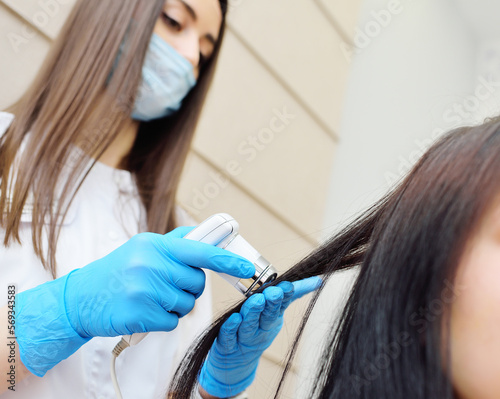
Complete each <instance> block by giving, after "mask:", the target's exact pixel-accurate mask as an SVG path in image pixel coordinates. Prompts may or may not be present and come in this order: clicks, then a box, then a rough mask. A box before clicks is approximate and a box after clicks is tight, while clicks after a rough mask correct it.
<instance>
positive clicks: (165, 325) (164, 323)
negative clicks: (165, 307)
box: [137, 312, 179, 332]
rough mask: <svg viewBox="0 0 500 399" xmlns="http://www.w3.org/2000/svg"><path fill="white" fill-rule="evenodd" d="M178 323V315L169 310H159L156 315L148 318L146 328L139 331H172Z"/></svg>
mask: <svg viewBox="0 0 500 399" xmlns="http://www.w3.org/2000/svg"><path fill="white" fill-rule="evenodd" d="M178 324H179V316H177V314H175V313H170V312H159V313H158V314H157V315H156V317H153V318H151V319H149V320H148V324H147V329H146V330H137V331H138V332H139V331H141V332H142V331H172V330H175V328H176V327H177V325H178Z"/></svg>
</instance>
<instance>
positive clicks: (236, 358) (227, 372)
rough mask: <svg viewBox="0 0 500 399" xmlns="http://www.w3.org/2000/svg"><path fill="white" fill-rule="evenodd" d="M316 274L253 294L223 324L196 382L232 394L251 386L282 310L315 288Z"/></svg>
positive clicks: (215, 391)
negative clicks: (237, 311) (238, 310)
mask: <svg viewBox="0 0 500 399" xmlns="http://www.w3.org/2000/svg"><path fill="white" fill-rule="evenodd" d="M321 284H322V280H321V278H319V277H311V278H308V279H305V280H301V281H297V282H294V283H289V282H287V281H285V282H281V283H279V284H278V285H277V286H274V287H269V288H266V289H265V290H264V291H263V293H262V294H254V295H252V296H251V297H250V298H249V299H247V301H246V302H245V303H244V304H243V306H242V307H241V310H240V312H239V313H234V314H232V315H231V316H230V317H229V318H228V319H227V320H226V322H225V323H224V324H223V325H222V327H221V329H220V332H219V335H218V336H217V338H216V340H215V342H214V344H213V345H212V348H211V349H210V352H209V354H208V357H207V359H206V360H205V363H204V364H203V367H202V369H201V373H200V376H199V383H200V385H201V387H202V388H203V389H204V390H205V391H206V392H207V393H209V394H210V395H212V396H216V397H219V398H228V397H231V396H235V395H237V394H239V393H240V392H242V391H244V390H245V389H246V388H248V387H249V386H250V384H251V383H252V381H253V380H254V378H255V373H256V371H257V366H258V363H259V359H260V357H261V355H262V353H263V352H264V350H266V349H267V348H268V347H269V346H270V345H271V344H272V342H273V341H274V339H275V338H276V336H277V335H278V333H279V332H280V330H281V327H282V326H283V314H284V312H285V309H286V308H287V307H288V306H289V305H290V304H291V303H292V302H293V301H294V300H296V299H298V298H300V297H302V296H304V295H305V294H308V293H310V292H312V291H314V290H316V289H318V288H319V287H320V286H321Z"/></svg>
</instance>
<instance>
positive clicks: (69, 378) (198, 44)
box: [0, 0, 314, 399]
mask: <svg viewBox="0 0 500 399" xmlns="http://www.w3.org/2000/svg"><path fill="white" fill-rule="evenodd" d="M226 10H227V3H226V1H225V0H167V1H165V0H154V1H153V0H108V1H101V0H81V1H78V2H77V4H76V5H75V7H74V10H73V12H72V14H71V16H70V17H69V18H68V21H67V23H66V25H65V27H64V28H63V30H62V32H61V35H60V38H59V39H58V40H57V42H56V43H55V44H54V45H53V49H52V52H51V54H49V56H48V57H47V59H46V61H45V64H44V65H43V67H42V69H41V71H40V73H39V75H38V77H37V79H36V80H35V82H34V83H33V85H32V86H31V87H30V88H29V90H28V91H27V93H26V94H25V95H24V97H23V98H22V99H21V100H20V101H19V102H18V103H17V104H15V105H14V106H13V107H12V108H11V109H10V110H9V111H10V112H9V113H1V114H0V134H2V137H1V141H0V178H1V183H0V209H1V210H2V212H0V224H1V230H0V237H1V238H2V244H3V245H2V246H0V281H1V288H0V293H1V295H2V302H0V303H6V304H7V305H8V306H7V307H4V308H3V309H1V316H2V318H1V321H2V323H1V324H2V325H4V324H5V326H7V324H8V322H9V326H15V328H16V330H15V332H14V331H9V336H12V335H13V334H14V333H15V334H16V336H17V342H16V340H12V339H11V338H7V337H5V336H4V335H5V334H3V333H2V341H1V344H2V345H1V348H2V349H1V350H0V355H1V358H0V371H1V375H2V376H3V377H2V378H1V380H2V383H1V385H0V393H1V392H6V393H5V395H6V397H10V396H9V394H12V396H14V395H16V398H33V397H37V398H42V399H45V398H68V397H71V398H96V397H99V398H101V397H102V398H112V397H114V391H113V387H112V385H111V378H110V373H109V360H110V354H111V351H112V349H113V348H114V346H115V345H116V343H117V342H118V341H119V336H120V335H125V334H131V333H137V332H150V331H162V333H158V334H149V335H148V336H147V337H146V338H145V339H144V341H142V342H141V344H140V345H138V346H134V347H131V348H129V349H127V350H126V351H124V353H123V354H122V355H121V356H120V358H118V360H117V364H116V368H117V374H118V378H119V381H120V385H121V388H122V391H123V392H124V393H126V396H127V397H134V398H139V397H140V398H153V397H159V396H158V395H161V393H162V392H164V389H165V379H166V378H167V377H168V376H169V375H170V374H171V372H172V368H173V367H175V364H176V359H177V358H178V356H180V355H181V354H182V349H183V347H186V346H187V345H188V344H189V343H190V342H191V340H192V339H193V337H194V336H195V335H196V334H197V333H198V332H199V330H200V328H202V327H204V326H206V325H207V324H208V323H209V321H210V318H211V313H210V308H211V304H210V299H209V295H208V294H207V295H204V296H203V297H201V298H200V296H201V294H202V292H203V291H204V289H205V274H204V273H203V271H202V270H200V269H199V268H202V267H203V268H208V269H212V270H215V271H220V272H225V273H229V274H232V275H234V276H238V277H243V278H248V277H251V276H252V275H253V274H254V271H255V269H254V266H253V265H252V264H250V262H248V261H246V260H245V259H243V258H240V257H238V256H236V255H233V254H231V253H229V252H227V251H224V250H221V249H219V248H215V247H212V246H209V245H205V244H201V243H198V242H193V241H189V240H186V239H183V238H182V237H183V236H184V235H185V234H186V233H187V232H188V231H189V230H188V229H186V228H178V229H175V228H176V227H177V226H178V225H179V224H186V221H185V220H183V217H182V215H180V214H179V212H178V209H177V208H176V205H175V195H176V191H177V187H178V183H179V178H180V175H181V172H182V168H183V165H184V162H185V159H186V156H187V153H188V149H189V146H190V143H191V140H192V137H193V132H194V130H195V127H196V123H197V121H198V118H199V115H200V111H201V107H202V105H203V102H204V100H205V97H206V93H207V90H208V88H209V86H210V83H211V80H212V76H213V73H214V68H215V64H216V62H217V56H218V53H219V49H220V46H221V41H222V38H223V35H224V23H225V15H226ZM173 229H175V230H173ZM172 230H173V231H172ZM145 231H148V232H150V233H144V234H138V235H136V234H137V233H140V232H145ZM134 235H135V236H134ZM133 236H134V237H133ZM131 237H133V238H132V239H130V238H131ZM129 239H130V240H129ZM127 240H129V241H127ZM191 266H194V267H191ZM313 288H314V287H313ZM313 288H311V289H313ZM307 291H309V289H302V288H301V289H299V290H298V292H296V293H295V296H299V295H301V294H303V293H306V292H307ZM293 295H294V286H290V285H288V286H287V287H284V288H283V289H280V290H279V291H278V292H276V291H275V292H274V294H273V295H268V296H267V297H263V298H261V299H260V301H259V303H254V305H253V307H252V306H250V308H249V313H250V314H252V315H254V316H255V317H254V318H253V319H254V321H255V320H257V321H258V320H259V317H260V315H261V313H262V314H264V315H265V317H266V320H267V322H268V323H270V325H271V324H272V328H273V331H274V332H276V333H277V331H279V327H280V325H278V324H279V321H280V320H281V317H282V311H283V310H284V308H286V306H287V304H288V303H289V302H290V301H291V299H293ZM14 299H15V301H14ZM14 302H15V303H14ZM195 302H196V304H197V306H196V308H194V305H195ZM250 305H251V304H250ZM269 307H272V308H273V309H274V310H276V309H278V310H279V311H278V312H276V311H274V310H273V312H271V313H272V315H271V316H272V317H270V313H269ZM193 308H194V310H193ZM266 309H267V310H266ZM280 309H281V310H280ZM9 311H10V313H9ZM14 311H15V313H14ZM186 315H187V317H186V318H185V319H184V320H182V321H181V323H180V324H179V327H178V328H176V327H177V324H178V322H179V318H181V317H183V316H186ZM8 317H9V318H8ZM271 319H272V320H271ZM276 321H277V322H276ZM245 323H246V321H243V322H241V323H239V324H238V326H236V327H235V328H238V327H239V326H240V324H241V326H243V327H244V326H245ZM273 323H274V324H273ZM233 327H234V326H233ZM273 334H274V333H273ZM273 334H271V335H269V334H268V337H267V338H266V340H260V341H259V340H256V341H252V345H253V347H254V349H256V350H255V351H254V352H253V358H252V365H254V366H255V367H256V361H257V362H258V357H260V353H261V352H262V350H263V349H265V347H266V346H268V345H269V344H270V342H271V341H272V339H273V338H274V336H275V334H274V335H273ZM101 337H103V338H101ZM110 337H115V338H110ZM3 339H6V340H5V342H4V341H3ZM256 353H257V357H255V354H256ZM231 359H232V360H231V361H230V362H234V363H235V364H240V365H241V364H245V362H246V361H247V360H246V359H245V358H244V356H243V358H242V357H241V356H240V357H238V356H237V355H236V356H232V358H231ZM12 366H14V378H12V377H11V375H12V370H13V368H12ZM252 370H253V369H252ZM252 370H250V371H251V372H250V373H247V374H245V376H244V379H245V381H241V380H238V378H236V379H233V380H232V381H231V382H230V383H228V384H226V385H225V386H224V387H222V388H221V390H219V391H217V392H222V393H224V392H231V386H233V385H238V392H235V393H239V392H241V391H242V390H244V389H245V388H246V387H247V386H248V385H249V384H250V383H251V381H252V379H253V375H254V372H253V371H252ZM252 372H253V374H252ZM9 373H10V374H9ZM31 374H34V375H36V376H37V377H35V376H33V375H31ZM6 375H7V376H8V377H9V378H7V379H5V376H6ZM216 377H217V376H215V377H214V378H215V380H214V381H211V382H210V384H211V385H214V384H215V385H217V381H216ZM231 384H233V385H231ZM223 389H226V391H224V390H223ZM14 390H15V393H14V392H11V391H14ZM201 392H202V393H203V395H204V397H208V395H207V394H206V393H205V392H203V391H201ZM233 392H234V391H233ZM2 397H3V395H2Z"/></svg>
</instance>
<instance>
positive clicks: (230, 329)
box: [217, 313, 243, 354]
mask: <svg viewBox="0 0 500 399" xmlns="http://www.w3.org/2000/svg"><path fill="white" fill-rule="evenodd" d="M242 321H243V318H242V317H241V315H240V314H239V313H233V314H232V315H231V316H229V318H228V319H227V320H226V321H225V322H224V324H222V326H221V328H220V331H219V335H218V336H217V344H218V345H219V351H220V352H221V353H222V354H226V353H231V352H233V351H234V350H235V349H236V348H237V347H238V336H237V333H238V328H239V327H240V325H241V323H242Z"/></svg>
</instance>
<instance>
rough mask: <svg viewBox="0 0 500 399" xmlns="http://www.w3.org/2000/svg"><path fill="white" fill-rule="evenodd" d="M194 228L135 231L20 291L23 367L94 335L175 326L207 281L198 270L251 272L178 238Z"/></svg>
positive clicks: (59, 355)
mask: <svg viewBox="0 0 500 399" xmlns="http://www.w3.org/2000/svg"><path fill="white" fill-rule="evenodd" d="M191 229H192V228H189V227H188V228H185V227H183V228H178V229H176V230H174V231H172V232H170V233H168V234H165V235H161V234H153V233H142V234H138V235H136V236H135V237H133V238H132V239H131V240H129V241H128V242H126V243H125V244H124V245H122V246H121V247H119V248H118V249H116V250H115V251H113V252H112V253H110V254H109V255H107V256H105V257H104V258H102V259H99V260H97V261H95V262H92V263H91V264H89V265H87V266H85V267H83V268H81V269H76V270H74V271H72V272H71V273H69V274H67V275H65V276H63V277H60V278H58V279H56V280H53V281H50V282H47V283H45V284H41V285H39V286H38V287H35V288H33V289H30V290H27V291H24V292H20V293H19V294H17V295H16V307H15V311H16V335H17V342H18V345H19V351H20V356H21V361H22V362H23V364H24V365H25V366H26V368H27V369H28V370H29V371H30V372H32V373H33V374H35V375H37V376H43V375H45V373H46V372H47V371H48V370H50V369H51V368H52V367H54V366H55V365H56V364H58V363H59V362H60V361H61V360H64V359H66V358H67V357H68V356H70V355H71V354H73V353H74V352H75V351H76V350H77V349H78V348H79V347H80V346H82V345H83V344H84V343H86V342H87V341H88V340H90V339H91V338H92V337H96V336H101V337H114V336H119V335H125V334H133V333H142V332H149V331H170V330H173V329H175V327H176V326H177V323H178V319H179V317H182V316H185V315H186V314H188V313H189V312H190V311H191V310H192V309H193V307H194V304H195V299H196V298H198V297H199V296H200V295H201V294H202V292H203V289H204V287H205V274H204V272H203V271H202V270H200V269H198V268H206V269H211V270H214V271H217V272H222V273H227V274H229V275H233V276H235V277H240V278H249V277H251V276H253V275H254V273H255V267H254V265H253V264H252V263H250V262H249V261H247V260H246V259H244V258H242V257H240V256H238V255H235V254H233V253H231V252H229V251H226V250H223V249H221V248H217V247H215V246H213V245H209V244H205V243H201V242H198V241H192V240H188V239H184V238H182V237H183V236H184V235H186V234H187V233H188V232H189V231H191ZM191 266H193V267H191Z"/></svg>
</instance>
